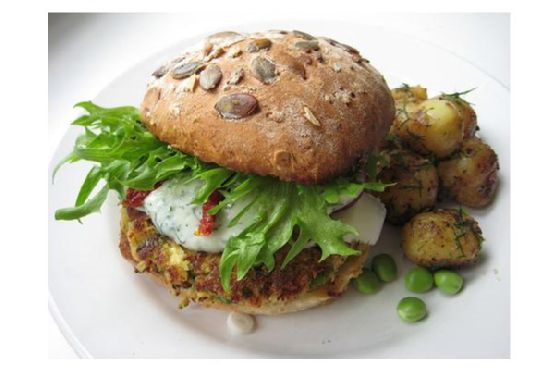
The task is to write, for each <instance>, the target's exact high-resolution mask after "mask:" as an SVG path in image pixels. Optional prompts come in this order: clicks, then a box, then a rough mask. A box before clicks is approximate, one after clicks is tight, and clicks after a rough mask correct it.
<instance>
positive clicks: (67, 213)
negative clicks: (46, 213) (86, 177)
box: [54, 185, 109, 220]
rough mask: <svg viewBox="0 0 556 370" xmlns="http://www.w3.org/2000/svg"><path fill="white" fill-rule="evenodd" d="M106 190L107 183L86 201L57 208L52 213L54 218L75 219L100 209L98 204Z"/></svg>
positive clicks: (100, 203)
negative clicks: (70, 206)
mask: <svg viewBox="0 0 556 370" xmlns="http://www.w3.org/2000/svg"><path fill="white" fill-rule="evenodd" d="M108 190H109V189H108V185H105V186H103V187H102V189H101V190H100V191H99V192H98V193H97V195H95V196H94V197H93V198H91V199H89V200H88V201H87V202H86V203H83V204H81V205H79V206H77V207H72V208H62V209H59V210H57V211H56V213H55V214H54V218H55V219H56V220H76V219H80V218H81V217H83V216H86V215H88V214H91V213H93V212H98V211H100V206H102V204H103V203H104V201H105V200H106V197H107V196H108Z"/></svg>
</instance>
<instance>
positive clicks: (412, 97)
mask: <svg viewBox="0 0 556 370" xmlns="http://www.w3.org/2000/svg"><path fill="white" fill-rule="evenodd" d="M391 92H392V98H393V99H394V101H395V102H419V101H422V100H427V98H428V96H427V89H426V88H424V87H422V86H420V85H417V86H409V85H405V84H404V85H402V86H401V87H397V88H395V89H392V90H391Z"/></svg>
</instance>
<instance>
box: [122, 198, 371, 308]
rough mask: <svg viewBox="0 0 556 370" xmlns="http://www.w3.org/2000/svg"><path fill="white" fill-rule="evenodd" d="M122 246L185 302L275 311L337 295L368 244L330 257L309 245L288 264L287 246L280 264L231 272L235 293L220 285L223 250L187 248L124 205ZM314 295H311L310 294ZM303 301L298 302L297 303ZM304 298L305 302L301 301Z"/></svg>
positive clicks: (138, 265) (362, 259) (139, 267)
mask: <svg viewBox="0 0 556 370" xmlns="http://www.w3.org/2000/svg"><path fill="white" fill-rule="evenodd" d="M121 216H122V219H121V239H120V251H121V253H122V256H123V257H124V258H126V259H127V260H129V261H130V262H132V263H133V264H134V266H135V271H136V272H139V273H148V274H149V275H151V276H153V277H154V278H155V279H156V280H157V281H158V282H160V283H162V284H163V285H165V286H166V287H168V289H169V290H170V292H171V293H172V294H173V295H175V296H179V297H180V298H181V299H182V301H181V304H180V306H181V307H183V306H186V305H187V304H188V303H189V301H193V302H196V303H199V304H202V305H205V306H211V307H216V308H223V309H229V310H236V311H243V312H248V313H262V314H267V313H268V314H274V313H284V312H290V311H295V310H301V309H306V308H309V307H308V306H311V307H312V306H315V305H317V304H321V303H324V302H325V301H328V300H329V299H330V298H333V297H338V296H339V295H341V293H342V292H343V291H344V290H345V289H346V287H347V285H348V283H349V280H350V279H351V278H353V277H356V276H358V275H359V274H360V273H361V268H362V266H363V263H364V262H365V260H366V257H367V254H368V246H367V245H366V244H361V243H359V244H356V245H353V247H354V248H357V249H359V250H361V252H362V253H361V254H360V255H359V256H351V257H342V256H337V255H334V256H330V257H329V258H327V259H326V260H323V261H319V260H320V257H321V254H320V250H319V249H318V248H316V247H312V248H306V249H304V250H303V251H302V252H301V253H300V254H299V255H298V256H297V257H295V258H294V259H293V260H292V261H291V262H290V263H289V264H288V265H287V266H286V267H285V268H283V269H280V267H279V266H280V264H281V262H282V260H283V259H284V258H285V256H286V254H287V252H288V248H287V247H286V248H282V249H281V250H280V251H278V253H276V255H275V258H276V264H275V266H276V268H275V269H274V270H273V271H270V272H269V271H268V270H267V269H266V267H264V266H259V267H256V268H254V269H252V270H251V271H249V273H248V274H247V275H246V276H245V277H244V278H243V279H242V280H240V281H237V280H236V279H235V275H233V276H232V284H231V289H230V292H225V291H224V290H223V288H222V286H221V284H220V275H219V270H218V264H219V261H220V257H221V255H222V254H221V253H212V254H209V253H206V252H200V251H193V250H188V249H187V248H184V247H182V246H180V245H179V244H177V243H175V242H174V241H172V240H171V239H169V238H167V237H165V236H162V235H160V234H159V233H158V231H157V230H156V228H155V227H154V225H153V224H152V222H151V221H150V219H149V217H148V216H147V214H146V213H144V212H141V211H138V210H136V209H134V208H128V207H122V211H121ZM309 297H310V299H309ZM295 301H299V302H295ZM302 301H303V302H302Z"/></svg>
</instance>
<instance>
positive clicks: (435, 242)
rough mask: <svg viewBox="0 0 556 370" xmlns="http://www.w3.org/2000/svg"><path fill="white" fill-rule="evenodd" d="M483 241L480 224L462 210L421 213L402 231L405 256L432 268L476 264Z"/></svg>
mask: <svg viewBox="0 0 556 370" xmlns="http://www.w3.org/2000/svg"><path fill="white" fill-rule="evenodd" d="M482 241H483V236H482V231H481V229H480V227H479V224H478V223H477V221H475V220H474V219H473V217H471V216H469V215H468V214H466V213H465V212H464V211H463V210H462V209H459V210H455V209H453V210H438V211H432V212H424V213H419V214H418V215H416V216H415V217H413V218H412V219H411V221H409V222H408V223H407V224H405V225H404V226H403V228H402V249H403V252H404V254H405V256H406V257H407V258H408V259H410V260H411V261H412V262H414V263H416V264H417V265H420V266H425V267H430V268H443V267H460V266H465V265H469V264H472V263H473V262H475V261H476V260H477V258H478V256H479V252H480V250H481V244H482Z"/></svg>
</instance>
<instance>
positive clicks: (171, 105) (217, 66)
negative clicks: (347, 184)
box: [141, 31, 394, 184]
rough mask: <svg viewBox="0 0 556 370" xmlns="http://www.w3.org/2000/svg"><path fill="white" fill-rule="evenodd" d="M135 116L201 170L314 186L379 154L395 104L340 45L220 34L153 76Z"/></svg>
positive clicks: (376, 77) (363, 63) (373, 74)
mask: <svg viewBox="0 0 556 370" xmlns="http://www.w3.org/2000/svg"><path fill="white" fill-rule="evenodd" d="M141 116H142V120H143V122H144V123H145V124H146V126H147V127H148V129H149V130H150V131H151V132H152V133H153V134H154V135H156V136H157V137H158V138H159V139H160V140H162V141H165V142H167V143H169V144H170V145H172V146H173V147H175V148H177V149H179V150H181V151H183V152H186V153H190V154H192V155H195V156H196V157H198V158H200V159H201V160H203V161H205V162H214V163H217V164H219V165H221V166H223V167H226V168H229V169H231V170H234V171H239V172H246V173H256V174H259V175H272V176H276V177H279V178H280V179H281V180H283V181H293V182H297V183H303V184H318V183H323V182H326V181H329V180H331V179H333V178H335V177H337V176H339V175H342V174H344V173H346V172H347V171H349V170H350V169H351V168H352V166H353V165H354V164H355V163H356V161H357V160H358V159H360V158H361V157H362V156H363V155H364V154H365V153H367V152H369V151H371V150H373V149H374V148H376V147H378V145H379V143H380V141H381V139H382V138H383V137H384V136H385V135H386V133H387V132H388V129H389V127H390V124H391V122H392V120H393V117H394V103H393V100H392V97H391V95H390V90H389V89H388V86H387V85H386V82H385V81H384V78H383V77H382V76H381V75H380V73H379V72H378V71H377V70H376V69H374V68H373V67H372V66H371V65H370V64H369V62H368V61H367V60H366V59H364V58H363V57H362V56H361V55H360V54H359V52H358V51H357V50H355V49H354V48H352V47H350V46H348V45H345V44H341V43H339V42H337V41H334V40H331V39H327V38H322V37H313V36H311V35H308V34H306V33H304V32H300V31H293V32H286V31H268V32H264V33H255V34H249V35H245V34H238V33H235V32H221V33H218V34H215V35H212V36H210V37H208V38H207V40H205V42H204V43H203V44H202V46H200V47H199V48H198V49H196V50H190V51H188V52H186V53H184V54H183V55H181V56H179V57H178V58H176V59H174V60H173V61H171V62H169V63H167V64H166V65H163V66H161V67H160V68H158V69H157V70H156V71H155V72H154V73H153V77H152V80H151V81H150V82H149V84H148V89H147V92H146V95H145V98H144V100H143V103H142V106H141Z"/></svg>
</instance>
